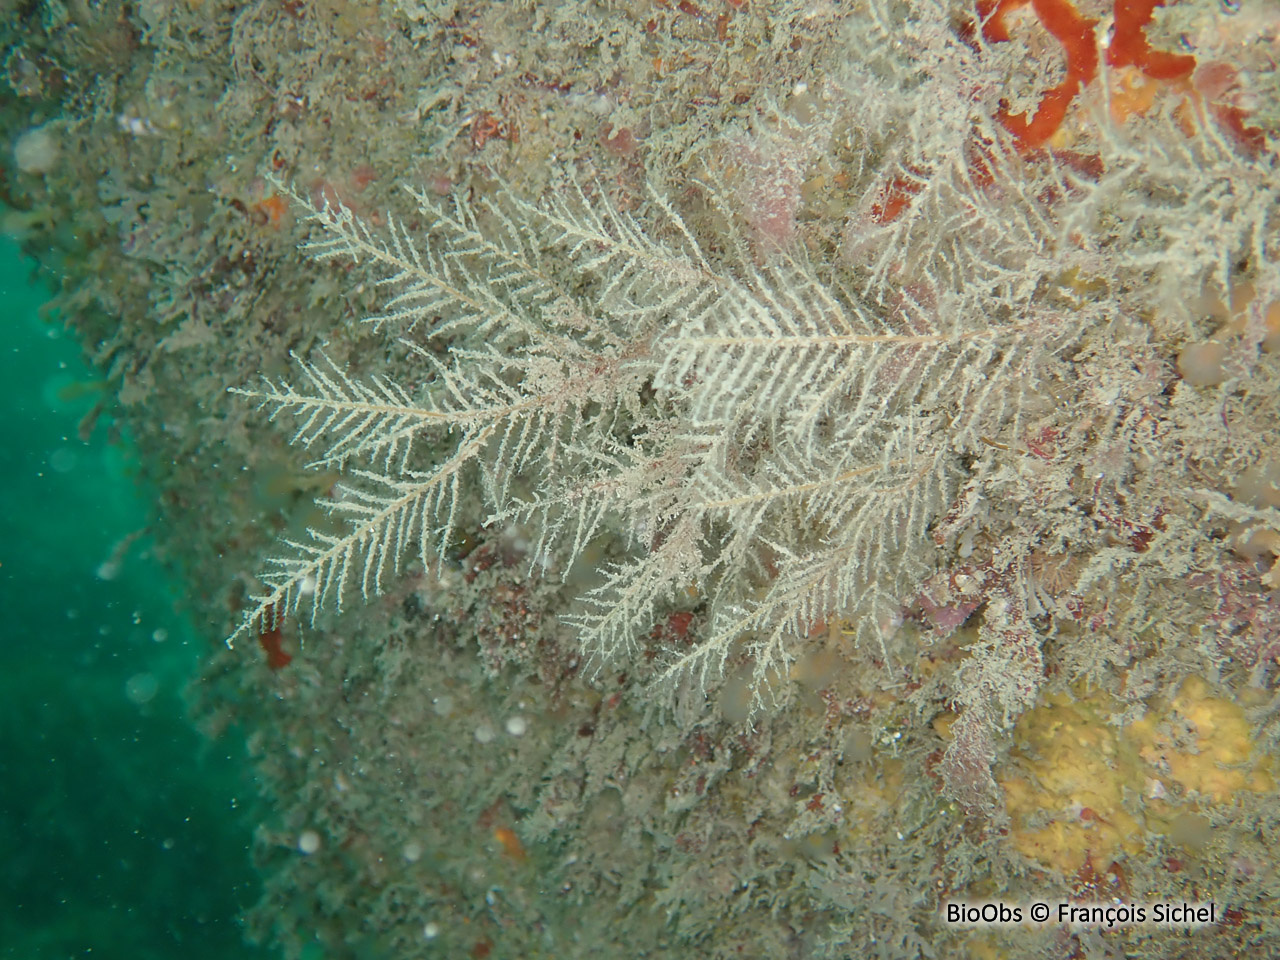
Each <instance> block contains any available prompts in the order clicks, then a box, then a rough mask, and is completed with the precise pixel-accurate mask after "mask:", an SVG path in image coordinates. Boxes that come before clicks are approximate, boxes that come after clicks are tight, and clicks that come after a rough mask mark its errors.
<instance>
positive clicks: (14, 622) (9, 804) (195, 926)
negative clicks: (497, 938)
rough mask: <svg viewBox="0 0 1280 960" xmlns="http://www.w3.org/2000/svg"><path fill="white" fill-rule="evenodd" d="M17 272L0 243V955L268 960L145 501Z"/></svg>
mask: <svg viewBox="0 0 1280 960" xmlns="http://www.w3.org/2000/svg"><path fill="white" fill-rule="evenodd" d="M33 271H34V265H33V263H32V262H31V261H29V260H25V261H24V260H23V259H22V258H20V256H19V254H18V249H17V246H16V244H15V243H13V242H12V241H11V240H8V239H7V238H5V239H2V240H0V305H2V306H3V313H2V316H3V323H4V325H5V336H4V339H3V346H2V347H0V396H2V397H3V399H2V400H0V412H2V413H3V415H2V416H0V496H2V498H3V509H0V611H2V613H0V616H2V620H0V863H3V870H2V871H0V957H3V958H6V960H7V958H15V960H16V958H21V960H44V958H71V957H90V956H91V957H93V958H95V960H115V958H129V960H149V958H171V957H173V958H176V957H184V958H188V957H189V958H201V957H220V958H227V957H237V958H253V957H265V956H267V954H266V953H264V952H262V951H257V950H254V949H253V948H251V947H248V946H246V945H244V944H243V942H242V936H241V930H240V927H239V925H238V921H237V917H238V914H239V913H240V911H241V910H243V909H244V908H245V907H247V906H248V905H249V904H250V903H252V902H253V901H255V900H256V899H257V897H258V895H259V889H258V886H257V882H256V880H255V878H254V874H253V871H252V869H251V866H250V859H249V844H250V830H251V822H250V816H249V815H250V813H251V811H252V809H253V808H254V805H255V803H256V802H257V801H256V792H255V790H254V787H253V784H252V782H251V780H250V779H249V775H248V773H247V772H246V770H247V768H246V766H245V762H244V760H243V756H244V752H243V746H242V743H241V742H240V741H239V740H236V739H233V738H231V737H228V738H225V739H224V740H221V741H218V742H209V741H207V740H205V739H204V738H202V737H201V736H200V735H199V734H198V733H197V732H196V730H195V728H194V726H193V725H192V723H191V721H190V720H189V719H188V713H187V709H186V706H185V703H184V701H183V698H182V693H183V687H184V685H185V684H186V683H187V682H188V681H189V679H190V678H191V677H192V676H194V674H195V668H196V662H197V659H198V649H199V644H200V643H202V642H205V641H203V640H199V641H198V640H197V639H196V638H195V637H194V636H193V635H192V633H191V631H190V629H189V628H188V627H187V626H186V625H185V624H184V623H183V622H182V621H181V619H180V618H179V616H178V615H177V614H176V613H175V612H174V594H173V591H172V588H171V587H169V586H168V585H167V580H166V577H165V574H164V572H163V571H162V570H161V569H160V568H159V567H158V565H157V564H156V563H155V562H154V560H152V559H151V558H150V557H149V555H148V543H149V541H148V538H147V536H146V533H145V528H146V524H147V522H148V509H147V504H146V500H145V493H144V492H142V491H140V489H139V487H138V485H137V484H136V482H135V480H134V479H133V477H132V476H131V470H130V454H129V450H128V446H127V443H122V442H117V443H114V444H113V443H111V442H109V439H108V434H109V432H110V431H109V424H108V422H107V420H106V418H103V419H102V420H101V421H100V422H98V423H97V425H96V427H95V429H94V430H93V432H92V434H91V436H90V437H89V440H88V442H84V441H82V440H81V439H80V438H79V436H78V433H77V425H78V423H79V422H80V421H81V419H82V418H83V417H84V415H85V414H86V413H87V412H88V411H90V410H92V409H93V408H94V407H95V405H96V404H97V403H98V401H99V400H100V399H101V398H102V394H101V384H100V383H99V382H98V381H97V380H96V379H95V376H94V374H93V373H92V372H91V371H90V370H88V369H87V368H86V367H84V366H83V365H82V363H81V361H80V359H79V358H80V350H79V347H78V346H77V344H76V343H75V342H74V341H73V339H72V338H71V337H70V336H69V335H67V334H65V333H64V332H63V331H62V330H61V325H60V324H59V323H57V322H56V321H54V322H46V321H43V320H41V319H40V318H39V317H38V315H37V308H38V307H39V305H40V303H41V301H42V300H43V299H44V293H43V292H42V290H41V289H40V288H39V284H38V282H37V281H36V280H35V278H34V274H33Z"/></svg>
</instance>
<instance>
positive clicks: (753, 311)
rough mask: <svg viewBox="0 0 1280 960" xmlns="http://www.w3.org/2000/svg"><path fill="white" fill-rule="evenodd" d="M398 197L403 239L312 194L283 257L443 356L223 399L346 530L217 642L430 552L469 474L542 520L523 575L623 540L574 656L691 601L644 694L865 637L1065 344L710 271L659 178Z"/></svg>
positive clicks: (732, 265) (945, 306)
mask: <svg viewBox="0 0 1280 960" xmlns="http://www.w3.org/2000/svg"><path fill="white" fill-rule="evenodd" d="M712 189H713V190H714V188H712ZM409 195H410V196H411V197H412V199H413V201H414V202H415V203H416V205H417V208H418V214H419V215H420V217H421V219H422V220H423V221H424V222H425V223H426V224H427V226H426V227H425V228H424V229H423V231H422V233H421V235H420V236H417V237H411V236H409V234H408V232H407V231H406V230H405V228H404V227H403V226H402V225H401V223H400V221H398V220H396V219H394V218H392V217H388V219H387V224H388V225H387V227H386V230H385V234H379V233H375V232H374V231H373V230H372V229H371V228H370V227H368V226H367V225H366V224H364V223H363V222H361V221H360V220H359V219H357V218H356V217H355V216H354V215H353V214H352V212H351V211H350V210H348V209H346V208H344V207H340V206H339V207H326V208H324V209H323V210H321V211H319V212H317V213H313V214H311V215H310V220H311V221H312V222H313V223H315V224H317V225H319V226H320V227H321V228H322V230H323V234H322V236H321V238H320V239H318V240H315V241H312V242H310V243H307V244H305V245H304V248H303V249H304V250H307V251H308V252H310V253H311V255H312V256H315V257H317V258H321V259H324V258H330V257H339V256H341V257H350V258H354V259H356V260H358V261H363V262H368V261H372V262H373V264H374V265H375V266H376V267H377V268H378V269H379V270H380V271H381V272H382V273H383V274H384V276H385V281H384V283H385V285H386V287H387V288H388V289H389V290H391V291H392V293H391V296H390V298H389V299H388V301H387V303H386V306H385V308H384V310H383V311H382V312H381V313H378V314H376V315H374V316H372V317H369V318H368V322H369V323H372V324H374V325H376V326H380V327H381V326H387V327H393V328H394V329H395V330H397V331H398V332H405V331H407V330H409V329H411V328H414V327H419V328H421V327H424V326H426V325H427V324H428V323H431V324H434V326H432V327H431V328H430V330H428V331H427V333H428V334H429V335H431V336H439V335H441V334H448V335H449V337H450V340H451V344H450V350H449V352H448V353H447V354H446V359H444V360H441V359H437V357H436V355H434V354H433V353H430V352H428V351H425V350H423V349H421V348H419V347H413V346H412V344H410V345H409V346H410V347H411V348H412V349H413V350H414V354H413V356H415V357H416V358H417V360H418V361H420V364H421V379H420V382H418V383H415V384H413V385H411V386H410V385H404V384H399V383H395V382H392V381H391V380H388V379H385V378H371V379H369V380H368V381H362V380H358V379H356V378H354V377H351V376H349V375H348V374H347V373H345V372H344V371H342V370H341V369H339V368H337V367H336V366H335V365H334V364H332V363H331V362H330V361H329V360H328V359H327V358H324V359H320V360H300V361H299V363H300V366H301V369H302V372H303V376H304V380H303V382H302V383H301V384H300V385H298V386H295V385H292V384H290V383H286V382H279V381H272V380H267V381H264V383H263V384H262V385H261V386H259V387H257V388H255V389H240V390H237V391H235V392H237V393H239V394H241V395H243V396H247V397H250V398H252V399H255V400H257V401H258V402H259V403H260V404H261V405H262V406H264V407H266V408H267V409H269V410H270V411H271V415H272V417H273V418H275V417H277V416H280V415H281V414H288V415H290V416H291V417H292V418H294V420H296V421H297V423H298V426H297V428H296V431H295V433H294V436H293V442H295V443H298V444H301V445H304V446H307V447H314V448H316V449H318V450H319V451H320V454H319V456H318V458H317V460H316V464H317V465H325V466H326V467H328V468H330V469H334V468H340V469H344V470H346V471H347V473H348V475H349V476H350V477H351V481H350V482H349V483H346V484H344V485H343V486H341V487H340V488H339V490H340V496H339V498H338V499H337V500H326V501H323V505H324V506H325V508H326V509H327V510H328V511H330V512H331V513H332V514H334V515H336V516H338V517H340V518H341V519H342V520H343V521H344V522H345V523H346V529H345V532H342V533H340V534H336V535H331V534H326V533H323V532H321V531H318V530H311V531H310V540H309V541H307V542H304V543H291V544H290V547H291V549H292V551H293V553H292V554H291V555H290V556H289V557H287V558H284V559H279V560H275V561H273V563H274V565H275V567H276V570H275V572H274V573H271V574H267V575H266V576H264V577H263V582H264V583H265V584H266V590H265V591H264V592H263V593H261V594H260V595H259V596H256V597H254V598H253V603H252V606H251V607H250V608H249V609H248V611H247V612H246V614H245V617H244V620H243V622H242V623H241V625H240V627H239V628H238V629H237V630H236V632H235V633H234V634H233V635H232V637H231V638H230V639H231V640H236V639H238V638H240V637H241V636H244V635H246V634H249V633H252V632H253V631H255V630H262V629H265V628H267V627H269V626H270V625H273V624H274V623H275V622H276V621H277V620H278V619H279V618H280V617H282V616H286V615H293V614H295V613H297V612H298V610H299V608H300V607H306V608H308V609H309V611H310V615H311V616H312V617H314V616H315V614H316V612H317V611H318V610H320V609H323V608H324V607H326V606H332V607H334V608H337V607H340V605H341V603H342V596H343V592H344V589H350V588H352V587H353V586H358V589H359V590H360V593H361V595H362V596H363V597H365V598H366V599H367V598H369V597H370V596H373V595H375V594H377V593H378V592H380V591H381V589H382V588H383V585H384V580H383V577H384V575H385V574H388V573H393V572H394V571H395V570H396V569H398V567H399V565H400V564H401V563H402V562H403V561H404V559H405V558H406V557H408V556H410V555H412V554H416V555H417V556H418V557H419V558H420V559H421V560H422V562H424V563H426V562H428V561H429V560H431V559H432V558H433V557H439V556H442V554H443V551H444V549H445V545H446V544H447V543H448V542H449V539H450V535H451V531H452V530H453V528H454V526H455V524H456V523H457V517H458V509H459V501H460V498H461V497H462V496H463V493H464V491H468V490H470V491H479V493H480V495H481V496H482V497H483V499H484V501H485V503H486V505H487V507H486V511H485V515H486V516H487V519H489V520H501V521H506V522H512V521H518V522H523V523H527V524H529V525H530V526H531V527H533V528H534V529H536V530H537V531H538V540H537V547H536V556H535V558H534V560H535V564H536V565H541V564H547V565H555V566H557V567H558V568H559V569H567V567H568V565H569V564H570V563H572V561H573V560H574V559H576V558H577V557H578V556H579V555H581V553H582V551H583V549H584V547H585V546H586V544H587V543H588V542H589V541H591V540H592V539H594V538H596V537H597V536H598V535H599V534H601V533H609V534H611V535H612V536H614V537H615V538H618V539H620V541H621V542H622V543H623V544H624V545H625V546H626V548H627V550H628V551H629V552H628V553H627V556H626V559H624V560H623V561H621V562H619V563H617V564H616V565H614V566H611V567H609V568H608V569H607V570H606V571H605V581H604V583H603V585H602V586H600V587H599V588H597V589H595V590H593V591H592V592H591V593H589V594H588V595H587V596H585V597H583V598H582V599H581V606H580V609H579V610H578V611H577V613H575V614H574V615H573V616H572V617H571V618H570V622H571V623H572V624H573V625H574V626H575V627H576V628H577V630H578V631H579V633H580V638H581V643H582V645H583V648H584V650H585V651H586V652H587V653H588V654H589V655H590V657H591V658H593V660H594V661H595V662H597V663H603V662H606V661H608V660H611V659H614V658H617V657H620V656H624V655H625V654H626V653H627V652H628V651H629V650H630V649H631V648H633V646H634V645H635V643H636V642H637V638H639V637H640V636H644V635H647V634H648V633H649V631H650V630H651V629H652V626H653V624H654V622H655V620H656V618H657V617H659V616H660V614H661V611H662V610H663V608H664V607H666V606H667V605H669V604H671V603H672V602H673V601H674V600H675V599H676V598H678V597H679V598H685V599H686V602H687V598H688V597H689V596H690V594H691V592H692V593H693V594H694V595H696V596H698V597H699V598H700V602H701V603H703V604H705V610H706V614H707V616H706V623H707V628H706V630H705V631H704V632H703V633H702V635H701V639H700V641H699V642H697V643H695V644H694V645H693V646H692V647H690V648H687V649H684V650H682V651H680V653H679V655H678V656H677V655H675V654H672V655H671V656H670V659H669V660H668V661H667V662H665V663H664V664H663V665H662V668H661V670H660V676H661V679H662V681H663V682H664V683H666V684H669V685H670V686H671V687H674V685H675V684H676V683H678V682H680V681H682V680H684V679H688V678H692V679H693V680H694V681H696V682H697V683H699V684H700V685H704V684H705V683H706V682H707V681H708V679H709V678H711V677H712V676H714V675H716V674H718V672H719V671H720V670H721V669H722V668H723V665H724V663H725V661H726V659H727V658H729V657H730V656H736V655H739V654H741V655H744V656H747V657H750V658H751V659H752V660H753V662H754V664H755V671H756V675H757V677H758V678H763V677H764V676H765V675H766V674H767V673H768V672H769V671H771V670H773V669H775V668H776V667H777V666H779V665H780V664H782V663H784V662H785V661H786V660H787V659H788V658H789V657H790V656H792V655H793V651H794V649H795V643H796V640H797V638H801V637H803V636H805V635H806V634H807V633H808V632H809V631H810V630H811V629H812V628H813V626H814V625H815V624H817V623H819V622H821V621H822V620H823V619H824V618H825V617H828V616H829V615H831V613H832V612H833V611H835V610H837V609H838V610H845V611H847V610H857V611H859V612H860V613H861V614H862V616H861V622H863V623H865V624H867V625H868V626H869V628H870V629H869V631H868V632H869V633H871V634H874V632H875V631H874V627H875V625H876V624H877V622H878V618H880V617H883V616H885V615H887V614H888V612H889V611H890V609H891V608H892V606H893V605H894V604H896V603H898V602H899V601H900V599H901V596H902V593H903V591H904V590H906V589H907V588H908V587H909V586H910V585H911V583H912V581H913V580H914V579H915V578H916V577H917V576H918V575H919V573H920V572H921V571H922V570H923V569H924V568H925V566H926V557H927V551H926V547H927V544H928V542H929V540H928V537H927V536H926V531H927V527H928V525H929V523H930V522H931V520H932V519H933V518H934V517H935V516H936V514H937V511H938V510H939V508H940V507H941V506H943V505H944V504H946V503H948V502H949V501H950V499H951V497H952V496H953V494H954V490H955V487H956V482H957V479H958V478H959V477H960V476H962V475H963V460H962V458H963V457H965V456H966V455H967V454H970V453H972V452H974V451H976V450H980V449H981V447H980V439H981V437H982V436H983V435H984V434H991V435H996V434H999V433H1000V432H1001V431H1002V429H1004V427H1005V426H1006V425H1008V424H1009V423H1010V422H1011V421H1012V420H1013V418H1015V417H1016V411H1017V407H1018V392H1017V391H1018V389H1020V387H1019V386H1018V385H1019V384H1025V383H1029V382H1031V381H1032V380H1033V379H1034V375H1035V366H1036V363H1037V358H1039V357H1043V356H1046V355H1048V353H1049V352H1051V351H1052V350H1053V349H1055V348H1056V346H1057V345H1059V344H1061V343H1062V342H1063V340H1064V337H1066V336H1068V335H1069V331H1067V330H1064V329H1063V325H1062V323H1061V321H1056V322H1053V323H1051V322H1049V321H1048V320H1047V319H1045V318H1042V317H1040V316H1039V315H1038V314H1037V312H1036V310H1035V309H1033V308H1032V307H1030V306H1028V305H1025V304H1023V305H1020V306H1019V307H1018V308H1017V309H1015V308H1014V306H1013V305H1011V302H1010V301H1009V299H1008V298H1007V297H1006V298H1004V299H998V298H996V297H995V296H994V295H991V296H990V300H989V301H985V300H982V298H983V297H984V296H986V295H984V294H981V293H971V294H967V295H966V300H965V302H964V303H960V302H958V295H956V294H953V293H948V292H945V291H921V290H916V291H914V292H911V293H908V292H907V291H902V292H900V293H899V294H898V295H897V296H896V298H895V299H894V300H893V302H892V304H891V305H890V306H887V307H886V305H885V303H875V304H870V303H864V302H862V301H860V300H859V299H858V298H857V297H856V296H855V295H853V294H851V293H849V292H848V291H846V290H844V289H841V288H840V287H839V286H837V285H836V284H835V283H834V282H830V281H824V280H823V279H820V278H819V276H818V275H817V273H816V272H815V270H814V269H813V268H812V267H811V266H810V265H809V264H808V263H807V262H806V261H805V260H803V259H801V258H799V257H790V258H788V257H784V256H779V257H777V258H775V259H773V260H772V261H770V262H769V263H767V264H765V265H758V264H756V263H754V262H753V260H752V256H751V254H750V253H749V252H748V251H747V250H745V249H744V248H743V246H742V245H741V244H740V243H738V244H733V243H731V244H730V248H731V249H730V255H729V256H730V262H728V263H713V262H712V260H711V259H710V258H709V257H708V256H707V255H706V254H705V253H704V252H703V251H702V250H701V249H700V248H699V246H698V244H697V242H696V241H695V240H694V232H693V230H692V229H691V228H690V227H689V226H687V225H686V224H685V222H684V221H683V220H682V218H681V216H680V215H679V214H678V213H677V212H676V210H675V209H674V208H673V207H672V206H671V204H670V203H668V202H667V201H666V200H665V199H664V198H663V197H662V196H661V195H660V194H657V193H655V194H654V195H652V196H651V197H650V199H649V203H648V208H647V210H645V211H644V213H645V214H646V221H645V222H646V223H647V224H652V225H653V226H651V227H650V226H642V225H641V220H640V219H638V218H637V217H635V216H632V215H630V214H627V213H623V212H621V211H619V210H617V209H615V208H614V207H612V206H611V205H610V204H609V203H608V202H607V201H606V200H604V199H602V198H601V197H599V196H597V195H594V194H590V193H589V192H588V191H586V190H584V189H582V188H580V187H578V186H577V185H574V184H571V185H570V186H569V188H568V189H567V190H565V191H562V192H560V193H559V194H557V195H556V196H555V197H554V198H553V199H551V200H549V201H547V202H546V203H543V204H531V203H528V202H526V201H523V200H520V199H518V198H516V197H514V196H513V195H511V193H510V192H509V191H505V190H504V191H501V192H499V194H498V196H497V197H496V198H495V199H493V200H491V201H485V202H483V203H480V204H477V205H475V206H473V205H471V204H469V203H468V202H466V201H464V200H462V199H460V198H459V199H455V200H454V201H453V202H452V203H449V204H444V203H440V202H438V201H436V200H434V199H432V198H430V197H428V196H426V195H425V194H423V193H421V192H415V191H410V192H409ZM713 200H715V202H716V203H718V204H720V205H723V203H724V201H723V199H722V198H720V197H713ZM975 298H976V299H975ZM978 301H982V302H978ZM974 316H981V317H983V318H984V320H985V322H984V324H983V325H982V326H980V327H975V326H972V325H970V324H969V323H968V322H967V321H966V319H965V318H969V317H974ZM406 343H407V341H406ZM355 462H363V463H368V464H370V465H371V467H372V469H363V470H360V469H352V468H351V467H350V466H349V465H350V464H352V463H355ZM517 478H519V479H520V481H521V482H520V483H519V484H515V483H513V481H514V480H515V479H517ZM514 491H529V492H527V493H517V492H514Z"/></svg>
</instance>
